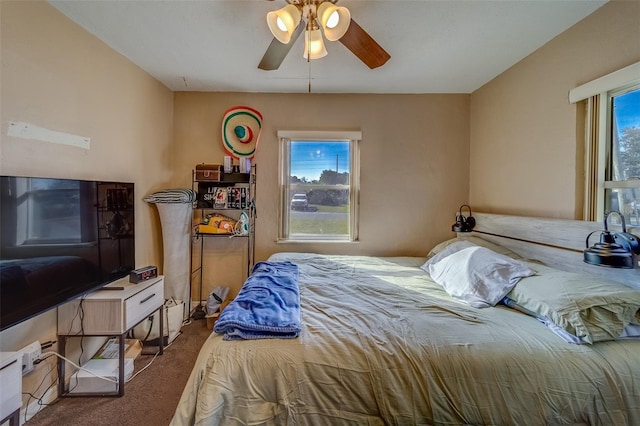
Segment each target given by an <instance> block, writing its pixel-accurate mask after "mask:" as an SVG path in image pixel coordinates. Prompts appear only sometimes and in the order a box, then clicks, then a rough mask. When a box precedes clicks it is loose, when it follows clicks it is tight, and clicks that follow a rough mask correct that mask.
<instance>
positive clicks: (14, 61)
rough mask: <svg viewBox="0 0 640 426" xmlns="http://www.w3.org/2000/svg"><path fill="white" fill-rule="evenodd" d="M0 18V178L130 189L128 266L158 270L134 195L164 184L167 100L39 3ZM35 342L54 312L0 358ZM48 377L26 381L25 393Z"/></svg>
mask: <svg viewBox="0 0 640 426" xmlns="http://www.w3.org/2000/svg"><path fill="white" fill-rule="evenodd" d="M0 13H1V31H2V32H1V43H2V68H1V70H0V71H1V81H0V83H1V100H2V102H1V107H2V110H1V114H0V117H1V134H0V171H1V173H2V174H4V175H27V176H46V177H60V178H79V179H104V180H122V181H132V182H134V183H135V191H136V205H135V208H136V217H135V228H136V237H137V240H136V264H137V265H140V266H144V265H148V264H160V265H161V260H162V258H161V255H162V253H161V250H162V246H161V236H160V229H159V226H158V218H157V213H156V212H155V211H154V210H155V207H153V206H149V205H147V204H146V203H144V202H143V201H142V197H143V196H144V195H146V194H148V193H150V192H153V191H154V190H156V189H158V188H162V187H166V186H168V185H170V184H171V179H172V176H173V173H172V169H173V153H172V143H171V142H172V141H171V138H172V125H173V124H172V123H173V120H172V117H173V94H172V92H171V91H169V90H168V89H167V88H166V87H165V86H163V85H162V84H160V83H159V82H158V81H157V80H155V79H153V78H151V77H150V76H149V75H148V74H146V73H145V72H143V71H142V70H141V69H140V68H138V67H137V66H135V65H133V64H131V63H130V62H129V61H128V60H126V59H125V58H124V57H122V56H121V55H119V54H117V53H116V52H114V51H113V50H112V49H110V48H109V47H107V46H106V45H104V44H103V43H102V42H100V41H98V40H97V39H96V38H94V37H93V36H91V35H89V34H88V33H87V32H86V31H84V30H83V29H81V28H80V27H78V26H77V25H75V24H73V23H72V22H71V21H70V20H68V19H67V18H66V17H64V16H63V15H62V14H60V13H59V12H58V11H57V10H55V9H54V8H53V7H51V6H50V5H49V4H47V3H45V2H31V1H22V2H9V1H2V2H1V9H0ZM10 121H13V122H27V123H31V124H34V125H37V126H41V127H44V128H47V129H51V130H57V131H61V132H66V133H71V134H75V135H81V136H85V137H90V138H91V149H89V150H85V149H82V148H75V147H71V146H65V145H59V144H52V143H47V142H41V141H36V140H28V139H18V138H14V137H9V136H7V129H8V123H9V122H10ZM34 297H36V295H34ZM36 339H37V340H40V341H41V342H44V341H47V340H56V314H55V310H53V311H50V312H48V313H45V314H43V315H41V316H39V317H36V318H34V319H32V320H29V321H26V322H25V323H22V324H20V325H17V326H15V327H12V328H10V329H8V330H5V331H3V332H2V333H1V334H0V350H3V351H11V350H17V349H20V348H22V347H24V346H26V345H27V344H29V343H31V342H33V341H34V340H36ZM51 361H53V358H52V359H51ZM48 369H49V367H48V366H45V365H44V364H41V365H40V366H39V367H38V369H37V371H36V372H35V373H32V374H30V375H28V376H25V380H24V383H25V390H29V387H30V386H32V385H35V384H37V383H39V382H40V380H42V377H40V376H42V375H44V374H45V373H44V372H46V371H47V370H48ZM43 371H44V372H43ZM46 387H47V385H45V386H43V388H46ZM31 390H33V389H31ZM32 402H33V400H32Z"/></svg>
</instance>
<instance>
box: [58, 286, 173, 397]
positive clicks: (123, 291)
mask: <svg viewBox="0 0 640 426" xmlns="http://www.w3.org/2000/svg"><path fill="white" fill-rule="evenodd" d="M163 306H164V277H162V276H159V277H156V278H151V279H149V280H147V281H143V282H140V283H138V284H132V283H130V282H129V280H128V278H122V279H120V280H118V281H114V282H113V283H111V284H109V285H108V286H106V287H104V288H103V289H101V290H97V291H94V292H92V293H89V294H87V295H86V296H84V297H80V298H77V299H74V300H72V301H70V302H69V303H66V304H64V305H62V306H59V307H58V337H59V345H60V353H62V354H63V355H64V352H65V345H66V340H67V338H71V337H83V336H118V338H119V345H120V347H119V349H120V354H119V360H120V363H119V381H118V391H117V392H116V393H105V394H101V395H105V396H106V395H117V396H122V395H124V371H125V366H124V362H125V359H124V341H125V335H126V334H127V332H128V331H129V330H130V329H132V328H133V327H134V326H135V325H137V324H138V323H139V322H141V321H142V320H144V319H145V318H147V317H149V316H150V315H152V314H153V313H154V312H155V311H159V317H160V323H159V327H160V335H161V336H162V335H163V332H164V331H163V328H164V327H163V326H164V309H162V308H163ZM162 352H163V345H160V349H159V353H160V354H162ZM58 374H59V377H65V362H64V361H63V360H58ZM58 389H59V394H60V396H64V395H69V394H68V392H67V389H66V380H60V381H59V384H58ZM73 395H74V396H82V395H84V394H77V393H74V394H73Z"/></svg>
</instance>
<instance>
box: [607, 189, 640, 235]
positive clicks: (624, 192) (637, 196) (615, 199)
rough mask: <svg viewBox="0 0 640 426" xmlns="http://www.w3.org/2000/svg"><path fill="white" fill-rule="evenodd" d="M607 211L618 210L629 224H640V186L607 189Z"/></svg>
mask: <svg viewBox="0 0 640 426" xmlns="http://www.w3.org/2000/svg"><path fill="white" fill-rule="evenodd" d="M605 211H617V212H620V214H622V215H623V216H624V220H625V222H626V224H627V225H634V226H638V225H640V188H617V189H606V190H605Z"/></svg>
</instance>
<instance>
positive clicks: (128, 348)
mask: <svg viewBox="0 0 640 426" xmlns="http://www.w3.org/2000/svg"><path fill="white" fill-rule="evenodd" d="M124 348H125V349H124V357H125V358H131V359H136V358H138V356H140V354H141V353H142V342H140V340H138V339H125V340H124ZM118 353H119V345H118V338H117V337H111V338H109V340H107V342H106V343H105V344H104V345H102V347H101V348H100V350H99V351H98V353H97V354H95V355H94V357H93V359H117V358H118Z"/></svg>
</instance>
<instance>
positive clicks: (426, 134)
mask: <svg viewBox="0 0 640 426" xmlns="http://www.w3.org/2000/svg"><path fill="white" fill-rule="evenodd" d="M237 105H247V106H250V107H253V108H256V109H257V110H259V111H260V112H261V113H262V115H263V117H264V120H263V130H262V134H261V136H260V140H259V144H258V149H257V154H256V158H255V164H257V170H258V177H257V192H258V194H257V214H258V219H257V227H256V233H257V237H256V245H257V250H256V258H257V260H265V259H266V258H267V257H268V256H269V255H271V254H272V253H274V252H278V251H312V252H321V253H341V254H356V253H358V254H372V255H388V256H390V255H416V256H420V255H426V253H427V252H428V251H429V249H430V248H431V247H433V245H435V243H437V242H439V241H441V240H443V239H445V238H447V237H453V236H454V235H453V234H452V233H451V224H452V223H453V222H454V221H455V215H454V212H455V211H457V210H458V207H459V206H460V205H461V204H463V203H466V202H467V194H468V170H469V154H468V140H469V125H468V117H469V96H468V95H318V94H255V93H193V92H191V93H176V98H175V122H174V130H175V138H174V143H175V148H176V157H175V161H176V163H175V171H176V183H178V184H180V185H182V186H185V187H190V186H191V170H192V169H193V167H194V166H195V165H196V164H197V163H202V162H205V163H215V164H222V159H223V156H224V152H223V148H222V142H221V126H222V124H221V123H222V116H223V114H224V112H225V110H227V109H228V108H230V107H233V106H237ZM334 129H336V130H362V133H363V140H362V141H361V144H360V162H361V173H360V186H361V194H360V241H359V242H358V243H355V244H344V243H342V244H303V243H297V244H278V243H276V238H277V226H278V223H277V217H278V215H277V209H278V187H277V182H278V140H277V137H276V133H277V131H278V130H334ZM212 240H213V239H209V241H206V242H205V265H207V266H206V267H205V278H204V280H203V281H204V288H205V291H204V292H203V293H204V294H208V292H207V290H209V289H210V288H212V287H213V286H215V285H220V284H225V285H228V286H231V287H233V288H234V291H235V290H237V289H238V288H239V286H240V285H241V283H242V280H241V277H240V272H239V271H241V270H242V262H243V259H242V258H236V257H233V256H231V255H229V251H228V250H226V246H227V245H228V244H229V240H228V239H223V240H221V239H219V238H217V239H215V241H212ZM238 243H239V242H238ZM194 291H195V293H194V294H196V295H197V294H198V289H196V288H194Z"/></svg>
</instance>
